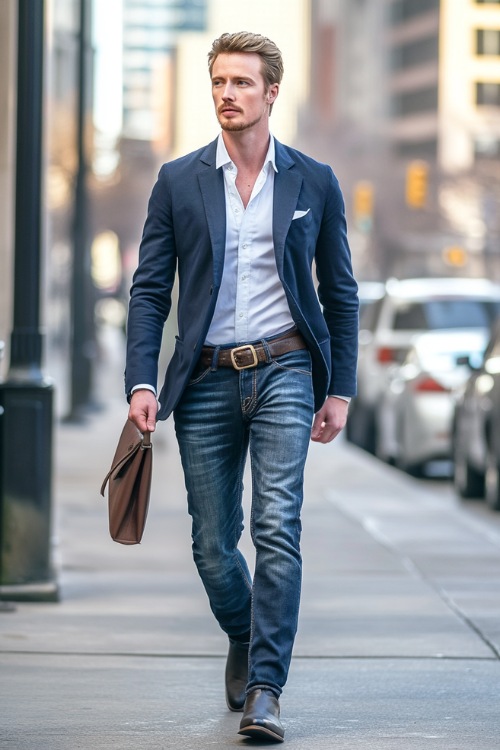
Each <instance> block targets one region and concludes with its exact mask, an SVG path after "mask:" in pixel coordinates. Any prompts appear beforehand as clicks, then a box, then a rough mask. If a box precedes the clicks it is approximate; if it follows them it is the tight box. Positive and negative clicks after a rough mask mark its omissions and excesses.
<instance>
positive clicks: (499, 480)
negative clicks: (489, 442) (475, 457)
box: [484, 448, 500, 510]
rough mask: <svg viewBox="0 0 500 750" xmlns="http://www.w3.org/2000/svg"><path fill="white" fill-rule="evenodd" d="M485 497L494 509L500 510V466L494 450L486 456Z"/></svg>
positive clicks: (489, 450)
mask: <svg viewBox="0 0 500 750" xmlns="http://www.w3.org/2000/svg"><path fill="white" fill-rule="evenodd" d="M484 495H485V498H486V502H487V504H488V505H489V507H490V508H491V509H492V510H500V466H499V465H498V460H497V457H496V456H495V454H494V452H493V450H492V449H491V448H488V455H487V457H486V476H485V493H484Z"/></svg>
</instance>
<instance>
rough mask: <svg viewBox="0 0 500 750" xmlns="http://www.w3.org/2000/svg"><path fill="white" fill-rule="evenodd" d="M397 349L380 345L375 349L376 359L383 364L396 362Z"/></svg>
mask: <svg viewBox="0 0 500 750" xmlns="http://www.w3.org/2000/svg"><path fill="white" fill-rule="evenodd" d="M396 355H397V350H396V349H392V348H391V347H390V346H380V347H379V348H378V349H377V361H378V362H381V363H382V364H384V365H388V364H390V363H391V362H397V361H398V360H397V356H396Z"/></svg>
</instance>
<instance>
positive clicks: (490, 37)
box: [476, 29, 500, 55]
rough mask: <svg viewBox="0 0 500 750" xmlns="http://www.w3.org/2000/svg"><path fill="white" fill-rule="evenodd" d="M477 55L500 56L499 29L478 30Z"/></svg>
mask: <svg viewBox="0 0 500 750" xmlns="http://www.w3.org/2000/svg"><path fill="white" fill-rule="evenodd" d="M476 54H477V55H500V30H499V29H476Z"/></svg>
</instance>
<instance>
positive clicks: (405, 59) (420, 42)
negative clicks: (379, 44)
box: [392, 35, 439, 70]
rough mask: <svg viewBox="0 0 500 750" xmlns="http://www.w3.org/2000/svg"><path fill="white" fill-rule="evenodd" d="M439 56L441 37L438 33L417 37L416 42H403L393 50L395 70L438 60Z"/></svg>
mask: <svg viewBox="0 0 500 750" xmlns="http://www.w3.org/2000/svg"><path fill="white" fill-rule="evenodd" d="M438 56H439V39H438V37H437V35H435V36H431V37H426V38H424V39H417V40H416V41H414V42H408V43H407V44H401V45H398V46H396V47H394V48H393V50H392V68H393V70H399V69H403V70H404V69H406V68H413V67H415V66H416V65H425V63H428V62H431V61H432V60H437V59H438Z"/></svg>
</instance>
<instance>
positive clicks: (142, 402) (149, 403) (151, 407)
mask: <svg viewBox="0 0 500 750" xmlns="http://www.w3.org/2000/svg"><path fill="white" fill-rule="evenodd" d="M157 411H158V401H157V400H156V396H155V394H154V393H153V391H148V390H147V388H141V389H139V390H138V391H134V393H133V394H132V398H131V399H130V409H129V411H128V418H129V419H130V420H131V421H132V422H133V423H134V424H135V426H136V427H137V429H138V430H139V431H140V432H154V431H155V428H156V412H157Z"/></svg>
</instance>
